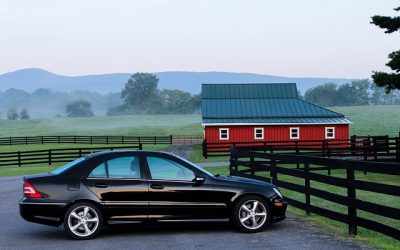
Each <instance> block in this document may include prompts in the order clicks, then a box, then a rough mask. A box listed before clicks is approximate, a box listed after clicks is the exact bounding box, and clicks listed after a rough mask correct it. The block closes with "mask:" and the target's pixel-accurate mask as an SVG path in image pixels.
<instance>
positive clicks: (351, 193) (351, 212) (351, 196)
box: [346, 166, 357, 236]
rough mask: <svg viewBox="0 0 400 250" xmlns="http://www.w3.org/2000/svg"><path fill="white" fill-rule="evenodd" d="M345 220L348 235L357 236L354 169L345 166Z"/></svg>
mask: <svg viewBox="0 0 400 250" xmlns="http://www.w3.org/2000/svg"><path fill="white" fill-rule="evenodd" d="M346 174H347V176H346V177H347V202H348V203H347V220H348V225H349V235H352V236H354V235H357V210H356V207H355V200H356V189H355V187H354V169H352V168H350V167H349V166H347V168H346Z"/></svg>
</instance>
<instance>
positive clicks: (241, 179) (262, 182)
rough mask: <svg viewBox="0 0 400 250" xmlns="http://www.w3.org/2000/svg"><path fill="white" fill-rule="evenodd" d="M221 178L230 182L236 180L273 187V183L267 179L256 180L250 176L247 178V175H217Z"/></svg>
mask: <svg viewBox="0 0 400 250" xmlns="http://www.w3.org/2000/svg"><path fill="white" fill-rule="evenodd" d="M215 178H217V179H219V180H224V181H228V182H234V183H244V184H256V185H261V186H264V187H265V186H267V187H268V186H269V187H273V185H272V184H271V183H268V182H265V181H260V180H255V179H250V178H245V177H239V176H231V175H228V176H226V175H220V176H217V177H215Z"/></svg>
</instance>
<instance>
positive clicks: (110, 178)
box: [85, 154, 148, 220]
mask: <svg viewBox="0 0 400 250" xmlns="http://www.w3.org/2000/svg"><path fill="white" fill-rule="evenodd" d="M85 181H86V184H87V186H88V187H89V189H91V190H92V192H94V193H95V194H96V195H97V196H98V197H99V198H100V199H101V200H102V202H103V208H104V211H105V213H106V215H108V217H110V218H111V219H115V220H131V219H144V218H147V212H148V211H147V209H148V201H147V193H148V187H147V182H146V178H145V174H144V171H143V165H142V159H141V157H140V156H139V155H138V154H132V155H123V156H118V157H114V158H111V159H107V160H105V161H104V162H102V163H100V164H99V165H98V166H97V167H95V168H94V169H93V170H92V172H91V173H90V174H89V176H88V177H87V178H86V180H85Z"/></svg>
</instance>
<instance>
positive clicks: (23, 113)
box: [19, 107, 30, 120]
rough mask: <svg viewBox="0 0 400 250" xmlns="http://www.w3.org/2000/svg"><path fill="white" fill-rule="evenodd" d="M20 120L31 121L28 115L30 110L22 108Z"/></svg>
mask: <svg viewBox="0 0 400 250" xmlns="http://www.w3.org/2000/svg"><path fill="white" fill-rule="evenodd" d="M19 118H20V119H21V120H29V118H30V117H29V113H28V109H27V108H25V107H24V108H22V109H21V112H20V113H19Z"/></svg>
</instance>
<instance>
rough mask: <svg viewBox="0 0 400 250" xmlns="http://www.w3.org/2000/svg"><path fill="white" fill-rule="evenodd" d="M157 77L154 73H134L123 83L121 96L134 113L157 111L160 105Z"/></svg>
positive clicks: (152, 112)
mask: <svg viewBox="0 0 400 250" xmlns="http://www.w3.org/2000/svg"><path fill="white" fill-rule="evenodd" d="M158 94H159V90H158V78H157V76H156V75H154V74H149V73H135V74H133V75H132V76H131V77H130V78H129V79H128V82H127V83H126V84H125V88H124V89H123V90H122V92H121V98H122V99H124V103H125V105H126V106H127V107H128V108H129V109H130V110H131V112H133V113H135V114H154V113H158V112H159V110H160V107H161V100H160V98H159V95H158Z"/></svg>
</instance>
